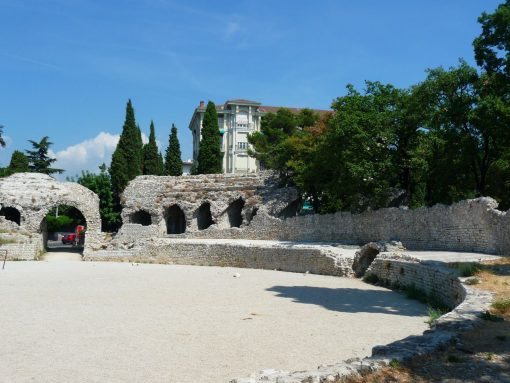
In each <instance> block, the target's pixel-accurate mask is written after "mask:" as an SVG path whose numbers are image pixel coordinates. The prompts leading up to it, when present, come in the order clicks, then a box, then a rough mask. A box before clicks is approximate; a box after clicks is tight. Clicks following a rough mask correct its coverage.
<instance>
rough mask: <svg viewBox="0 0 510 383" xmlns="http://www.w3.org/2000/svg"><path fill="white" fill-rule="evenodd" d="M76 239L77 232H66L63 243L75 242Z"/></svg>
mask: <svg viewBox="0 0 510 383" xmlns="http://www.w3.org/2000/svg"><path fill="white" fill-rule="evenodd" d="M75 240H76V234H75V233H71V234H66V235H64V236H63V237H62V243H63V244H64V245H67V244H73V243H74V241H75Z"/></svg>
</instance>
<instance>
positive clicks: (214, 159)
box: [197, 101, 223, 174]
mask: <svg viewBox="0 0 510 383" xmlns="http://www.w3.org/2000/svg"><path fill="white" fill-rule="evenodd" d="M197 161H198V167H197V171H198V173H199V174H215V173H221V172H222V171H223V166H222V162H223V156H222V153H221V146H220V131H219V127H218V114H217V113H216V106H215V105H214V103H213V102H211V101H209V102H208V103H207V108H206V109H205V114H204V120H203V122H202V139H201V140H200V146H199V149H198V159H197Z"/></svg>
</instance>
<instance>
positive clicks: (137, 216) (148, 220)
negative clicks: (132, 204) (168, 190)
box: [129, 210, 152, 226]
mask: <svg viewBox="0 0 510 383" xmlns="http://www.w3.org/2000/svg"><path fill="white" fill-rule="evenodd" d="M129 223H137V224H139V225H142V226H149V225H152V217H151V215H150V213H149V212H146V211H145V210H138V211H135V212H134V213H133V214H131V216H130V217H129Z"/></svg>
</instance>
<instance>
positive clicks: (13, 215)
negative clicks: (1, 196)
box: [0, 207, 21, 226]
mask: <svg viewBox="0 0 510 383" xmlns="http://www.w3.org/2000/svg"><path fill="white" fill-rule="evenodd" d="M0 215H1V216H2V217H4V218H5V219H6V220H8V221H12V222H15V223H16V224H17V225H18V226H19V225H20V224H21V213H20V212H19V210H18V209H16V208H15V207H3V208H2V209H0Z"/></svg>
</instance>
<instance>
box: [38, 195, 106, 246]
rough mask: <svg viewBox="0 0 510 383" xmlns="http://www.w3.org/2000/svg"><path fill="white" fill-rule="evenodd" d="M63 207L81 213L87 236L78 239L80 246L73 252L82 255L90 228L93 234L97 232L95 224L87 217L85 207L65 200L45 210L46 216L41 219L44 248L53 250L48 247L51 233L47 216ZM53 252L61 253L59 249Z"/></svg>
mask: <svg viewBox="0 0 510 383" xmlns="http://www.w3.org/2000/svg"><path fill="white" fill-rule="evenodd" d="M61 206H68V207H72V208H74V209H75V210H77V211H78V213H80V215H81V218H82V219H83V226H85V232H84V233H85V234H84V235H83V236H82V237H78V238H77V245H78V246H77V247H76V248H74V249H75V250H73V252H74V251H77V252H80V253H81V252H82V251H83V250H84V248H85V242H86V241H87V236H88V233H89V228H91V233H92V235H93V233H94V232H95V224H94V221H93V220H92V218H91V217H87V216H88V214H86V211H85V207H84V206H81V207H80V204H79V203H77V202H76V201H65V202H64V200H61V202H58V203H52V204H50V205H48V206H46V207H45V208H44V209H43V212H44V215H43V216H42V218H41V219H40V221H39V227H38V232H39V233H40V234H41V237H42V245H43V248H44V249H45V250H47V251H50V249H51V247H50V246H49V245H48V240H49V239H50V238H49V234H50V233H51V232H50V231H49V228H48V222H47V216H48V214H49V213H50V212H52V210H53V209H55V208H56V207H61ZM99 222H100V219H99ZM99 227H100V223H99ZM74 229H75V227H73V231H74ZM51 239H52V240H55V239H56V238H55V237H52V238H51ZM60 250H61V249H60ZM53 251H59V249H58V248H57V249H53ZM66 251H67V250H66Z"/></svg>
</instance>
